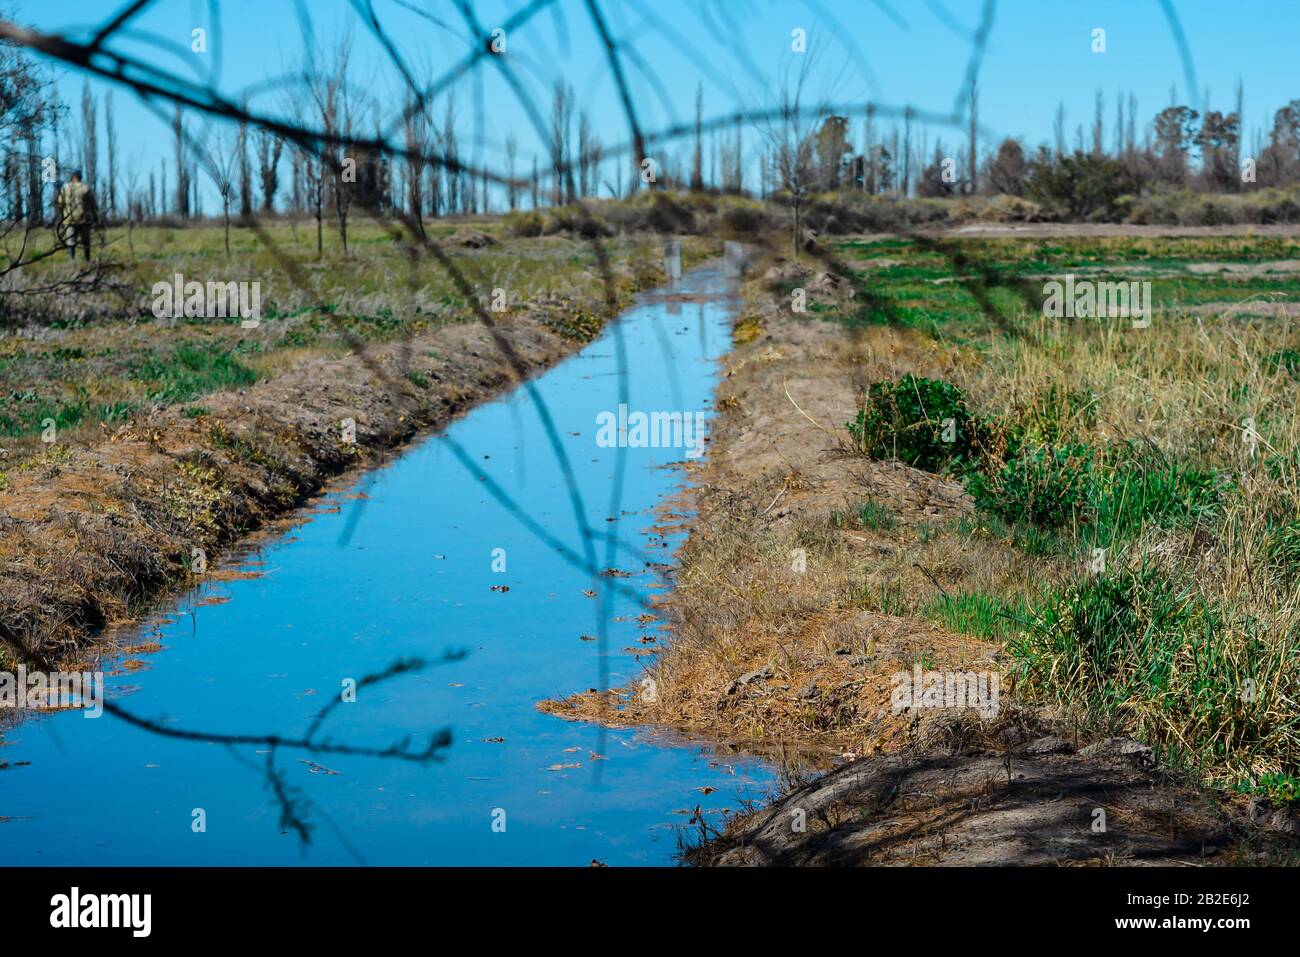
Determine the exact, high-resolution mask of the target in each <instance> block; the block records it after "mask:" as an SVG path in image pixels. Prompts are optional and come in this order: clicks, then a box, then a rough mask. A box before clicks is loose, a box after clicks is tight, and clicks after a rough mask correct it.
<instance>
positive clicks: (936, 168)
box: [916, 143, 954, 198]
mask: <svg viewBox="0 0 1300 957" xmlns="http://www.w3.org/2000/svg"><path fill="white" fill-rule="evenodd" d="M946 159H948V157H946V156H944V155H943V144H942V143H935V144H934V158H933V159H932V160H931V161H930V165H929V166H927V167H925V169H923V170H921V179H920V182H918V183H917V184H916V192H917V195H918V196H926V197H931V198H934V197H940V196H951V195H952V193H953V185H954V184H953V183H952V182H950V181H949V180H948V179H947V178H945V176H944V161H945V160H946Z"/></svg>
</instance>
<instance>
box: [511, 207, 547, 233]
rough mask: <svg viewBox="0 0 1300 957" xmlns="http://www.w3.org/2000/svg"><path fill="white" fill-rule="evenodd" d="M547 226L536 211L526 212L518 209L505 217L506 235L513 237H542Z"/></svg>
mask: <svg viewBox="0 0 1300 957" xmlns="http://www.w3.org/2000/svg"><path fill="white" fill-rule="evenodd" d="M545 225H546V221H545V220H544V219H542V214H541V213H539V212H536V211H534V210H529V211H528V212H524V211H523V210H518V209H517V210H513V211H511V212H509V213H506V215H505V228H506V233H507V234H508V235H511V236H520V237H524V238H531V237H534V236H540V235H541V234H542V228H543V227H544V226H545Z"/></svg>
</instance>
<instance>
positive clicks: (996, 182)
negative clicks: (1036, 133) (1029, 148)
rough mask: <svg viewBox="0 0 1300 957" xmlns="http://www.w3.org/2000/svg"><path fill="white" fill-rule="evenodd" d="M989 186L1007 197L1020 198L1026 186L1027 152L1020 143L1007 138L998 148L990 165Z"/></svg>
mask: <svg viewBox="0 0 1300 957" xmlns="http://www.w3.org/2000/svg"><path fill="white" fill-rule="evenodd" d="M987 178H988V182H989V186H991V187H992V189H993V191H994V192H996V193H1001V194H1003V195H1005V196H1020V195H1021V194H1022V193H1023V192H1024V186H1025V150H1024V147H1022V146H1021V145H1020V143H1019V141H1017V140H1014V139H1011V138H1009V137H1008V138H1007V139H1004V140H1003V141H1002V142H1001V144H999V146H998V152H997V156H995V157H994V158H993V160H992V161H991V162H990V163H989V165H988V173H987Z"/></svg>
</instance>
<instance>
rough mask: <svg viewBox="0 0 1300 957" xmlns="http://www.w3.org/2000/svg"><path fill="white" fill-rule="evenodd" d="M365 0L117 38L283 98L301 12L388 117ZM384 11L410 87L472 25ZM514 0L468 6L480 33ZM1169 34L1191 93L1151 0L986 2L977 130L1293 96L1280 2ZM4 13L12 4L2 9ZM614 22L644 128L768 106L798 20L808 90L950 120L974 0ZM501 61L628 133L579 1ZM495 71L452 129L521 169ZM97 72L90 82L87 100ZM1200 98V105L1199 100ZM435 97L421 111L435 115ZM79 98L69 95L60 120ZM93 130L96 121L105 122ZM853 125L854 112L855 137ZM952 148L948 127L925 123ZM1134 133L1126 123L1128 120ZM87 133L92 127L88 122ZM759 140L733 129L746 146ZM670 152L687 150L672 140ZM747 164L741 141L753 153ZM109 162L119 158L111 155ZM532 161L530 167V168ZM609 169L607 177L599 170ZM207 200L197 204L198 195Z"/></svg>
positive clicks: (158, 134) (254, 4)
mask: <svg viewBox="0 0 1300 957" xmlns="http://www.w3.org/2000/svg"><path fill="white" fill-rule="evenodd" d="M123 2H124V0H22V2H19V3H18V4H17V6H16V11H15V12H16V16H17V18H18V19H20V20H22V21H25V22H26V23H28V24H30V25H32V26H35V27H37V28H39V29H43V30H49V31H57V32H62V33H65V34H68V35H70V36H73V37H77V36H83V37H84V36H85V35H87V31H88V30H90V29H92V28H93V27H94V26H95V25H96V24H99V23H102V22H104V21H105V20H107V19H109V18H111V16H112V15H113V13H114V12H116V11H117V10H118V9H119V8H120V7H121V6H122V4H123ZM367 2H368V0H297V2H295V0H221V2H219V3H218V4H217V10H218V20H216V21H214V20H213V19H212V17H211V14H210V7H209V3H208V2H207V0H156V2H154V3H152V4H151V5H150V6H149V8H148V9H147V10H146V11H145V12H144V13H143V14H142V15H140V16H139V18H138V19H136V20H134V21H132V24H131V31H130V33H129V34H125V35H123V36H120V37H118V38H116V39H115V40H114V41H113V44H112V46H113V48H114V49H117V50H120V51H122V52H129V53H132V54H136V55H139V56H142V57H145V58H147V59H148V60H150V61H151V62H153V63H155V64H156V65H158V66H160V67H164V68H168V69H175V70H178V71H181V72H182V73H184V74H185V75H188V76H190V77H192V78H195V79H199V78H202V77H205V76H210V75H211V76H216V77H217V78H218V81H219V85H220V88H221V89H222V90H223V92H225V93H226V94H227V95H230V96H234V97H241V96H243V95H248V96H249V97H250V99H251V101H252V103H253V105H254V106H255V107H256V108H259V109H264V110H266V111H271V112H280V113H283V111H284V98H283V94H282V93H281V92H279V91H277V90H276V89H275V84H276V81H277V78H281V77H283V76H284V74H285V73H286V72H290V71H292V70H294V69H295V67H296V66H297V65H298V64H299V63H300V62H301V57H302V54H303V50H304V37H303V32H302V29H301V26H300V21H299V17H298V10H299V8H303V9H307V10H309V11H310V13H311V18H312V22H313V28H314V33H315V38H316V44H315V45H316V47H317V49H318V51H324V50H327V49H329V48H330V47H331V46H332V45H333V44H334V43H336V42H337V39H338V38H339V37H341V36H342V35H343V34H344V33H345V32H349V31H350V33H351V35H352V37H353V45H354V55H353V63H354V67H353V71H352V82H353V83H354V84H355V86H356V87H357V88H358V89H359V90H362V91H364V92H365V93H366V94H367V95H369V96H370V97H372V98H373V99H374V100H375V101H376V102H377V103H378V105H379V107H380V108H382V109H383V110H384V111H385V112H386V113H388V114H390V115H391V113H393V112H395V111H396V110H398V109H399V108H400V105H401V97H402V91H403V84H402V81H401V78H400V74H399V72H398V71H397V69H396V68H395V67H394V66H393V65H392V64H391V62H389V61H388V60H387V59H386V58H385V57H384V56H383V54H382V51H381V48H380V46H379V44H378V42H377V41H376V40H375V38H374V37H373V36H372V35H371V34H370V33H369V32H368V30H367V28H366V25H365V21H364V20H363V19H362V17H361V16H360V15H359V13H358V10H364V9H365V6H366V3H367ZM370 2H373V7H374V11H375V13H376V15H377V17H378V18H379V20H380V22H381V23H382V24H383V25H384V27H385V28H386V30H387V31H388V32H389V34H390V36H391V37H392V39H393V42H394V43H395V44H396V46H397V47H398V49H399V50H400V52H401V54H402V56H403V58H404V59H405V60H406V61H407V62H408V63H409V64H410V67H411V69H412V71H413V72H414V73H415V74H416V75H417V77H419V78H420V79H421V80H426V81H427V80H428V79H429V78H430V77H433V76H438V75H441V74H442V73H443V71H445V70H447V69H448V68H449V67H450V66H451V65H452V64H453V63H455V62H456V61H457V60H458V59H459V58H460V57H461V56H463V55H464V54H465V53H466V52H467V51H468V49H469V47H470V43H469V41H468V40H467V37H468V35H469V31H468V30H467V27H466V25H465V20H464V18H463V16H462V14H461V12H460V10H459V8H458V6H457V4H455V3H453V2H452V0H370ZM527 5H528V0H485V2H480V3H473V4H472V6H473V9H474V15H475V16H476V17H477V19H478V23H479V27H480V28H481V31H482V33H483V34H486V33H487V32H489V31H490V30H492V29H493V28H494V27H497V26H500V25H501V24H503V23H505V22H506V21H507V20H508V19H509V17H510V16H511V14H513V13H515V12H516V11H518V10H521V9H523V8H524V7H526V6H527ZM1172 5H1173V7H1174V9H1175V10H1176V11H1177V14H1178V17H1179V19H1180V20H1181V23H1182V26H1183V29H1184V31H1185V35H1186V39H1187V43H1188V47H1189V49H1190V53H1191V58H1192V63H1193V68H1194V70H1195V77H1196V86H1197V88H1198V89H1197V90H1196V91H1195V93H1194V94H1193V95H1191V96H1189V94H1188V85H1189V84H1188V82H1187V79H1186V73H1185V69H1184V65H1183V63H1182V61H1181V60H1180V58H1179V56H1178V50H1177V46H1176V44H1175V40H1174V35H1173V32H1172V31H1171V29H1170V26H1169V23H1168V21H1167V19H1166V17H1165V14H1164V12H1163V11H1162V8H1161V5H1160V3H1159V2H1158V0H1088V2H1075V0H999V2H997V3H996V5H995V15H994V20H993V26H992V29H991V32H990V33H989V42H988V47H987V50H986V52H985V55H984V57H983V60H982V62H981V64H980V71H979V78H980V79H979V87H980V111H979V112H980V120H981V123H982V125H983V126H984V127H985V128H986V129H987V130H988V131H989V133H990V134H995V135H997V136H1003V135H1011V136H1019V137H1022V138H1024V139H1025V140H1026V141H1027V142H1028V143H1030V144H1036V143H1039V142H1046V141H1049V140H1050V139H1051V137H1052V122H1053V115H1054V112H1055V110H1056V107H1057V104H1058V102H1063V103H1064V104H1065V107H1066V109H1067V111H1068V118H1067V129H1068V130H1069V135H1070V137H1071V139H1073V131H1074V128H1075V126H1076V124H1078V123H1082V124H1084V126H1085V128H1086V127H1087V126H1088V125H1089V123H1090V122H1091V117H1092V111H1093V103H1094V98H1095V96H1096V93H1097V91H1098V90H1100V91H1102V93H1103V94H1104V95H1105V98H1106V126H1107V132H1106V137H1107V142H1108V143H1109V142H1110V138H1111V132H1112V131H1111V124H1112V122H1113V117H1114V97H1115V96H1116V94H1120V93H1123V94H1124V95H1125V96H1127V94H1128V92H1129V91H1132V92H1133V93H1134V94H1135V95H1136V96H1137V100H1138V117H1139V131H1141V130H1142V129H1143V128H1144V127H1145V126H1146V124H1148V123H1149V122H1150V119H1151V117H1152V115H1153V114H1154V113H1155V112H1156V111H1157V110H1158V109H1159V108H1161V107H1163V106H1165V105H1167V104H1168V103H1169V100H1170V91H1171V88H1172V89H1173V90H1175V91H1176V92H1175V95H1176V96H1177V98H1178V99H1179V101H1180V102H1189V101H1199V100H1200V99H1201V98H1202V97H1203V95H1204V92H1205V90H1207V89H1208V90H1209V91H1210V96H1211V106H1212V108H1215V109H1219V110H1222V111H1224V112H1228V111H1230V110H1231V109H1232V108H1233V91H1234V88H1235V85H1236V83H1237V81H1238V80H1241V82H1242V83H1243V84H1244V86H1245V111H1244V112H1245V124H1244V126H1245V129H1246V131H1247V135H1246V137H1245V140H1246V144H1247V146H1249V144H1250V131H1252V130H1253V129H1254V128H1256V127H1264V128H1267V127H1268V125H1269V124H1270V122H1271V117H1272V114H1273V111H1275V110H1276V109H1277V108H1278V107H1279V106H1281V105H1283V104H1285V103H1286V102H1287V101H1289V100H1290V99H1292V98H1293V97H1300V71H1297V70H1296V68H1295V64H1296V62H1297V44H1298V43H1300V2H1296V0H1287V2H1283V0H1243V2H1236V3H1223V2H1221V0H1172ZM10 6H11V8H12V7H13V5H12V4H11V5H10ZM600 7H601V9H602V10H603V11H604V14H605V16H606V17H607V20H608V26H609V29H610V31H611V32H612V33H613V34H614V35H615V36H616V37H618V38H620V40H621V42H622V46H623V48H624V49H625V50H626V51H627V54H628V55H627V57H626V58H625V60H624V65H625V68H626V70H627V76H628V82H629V84H630V86H631V89H632V98H633V103H634V105H635V108H636V110H637V113H638V115H639V117H640V120H641V123H642V125H643V127H645V128H646V129H647V130H654V129H657V128H664V127H666V126H668V125H670V124H676V123H689V122H690V121H691V118H692V114H693V109H694V99H695V89H696V84H697V83H702V84H703V87H704V113H705V117H706V119H707V118H708V117H710V116H720V115H725V114H729V113H732V112H734V111H735V110H737V109H741V108H745V109H752V108H759V107H764V106H770V105H771V104H772V102H773V94H774V92H775V91H776V89H777V88H778V86H779V84H780V81H781V78H782V76H783V75H789V74H790V73H791V72H792V71H793V70H795V69H797V68H798V66H799V65H800V63H802V62H803V61H802V59H801V58H800V55H799V54H795V53H793V52H792V51H791V31H792V30H795V29H796V28H798V29H803V30H806V31H807V49H808V53H807V54H804V55H803V56H805V57H811V58H812V61H813V71H812V77H811V79H810V81H809V84H808V87H807V88H808V89H809V90H810V91H811V93H812V95H813V97H814V98H824V99H827V100H830V101H833V102H836V103H840V102H844V103H862V102H865V101H866V100H867V99H871V100H874V101H877V102H879V103H882V104H886V105H890V106H895V107H902V106H905V105H911V106H913V107H915V108H917V109H918V110H927V111H932V112H934V113H938V114H951V113H952V111H953V109H954V101H955V98H956V96H957V93H958V91H959V90H960V89H961V88H962V82H963V77H964V76H965V75H966V71H967V68H968V62H969V60H970V54H971V50H972V39H971V37H972V33H973V31H974V30H975V29H976V27H977V26H978V24H979V22H980V17H981V12H982V10H983V7H984V2H983V0H696V2H686V0H635V2H634V0H601V2H600ZM195 28H202V29H206V30H207V31H208V33H207V46H208V49H207V52H206V53H201V54H200V53H194V52H192V51H191V49H190V47H191V31H192V30H193V29H195ZM1097 28H1101V29H1104V30H1105V31H1106V51H1105V52H1104V53H1095V52H1093V49H1092V47H1093V30H1094V29H1097ZM506 56H507V57H508V59H509V62H510V64H511V65H512V66H513V68H514V69H515V71H516V72H517V75H518V76H519V78H520V81H521V82H522V84H523V85H524V86H525V87H526V88H527V89H528V91H529V92H530V94H531V95H532V96H533V98H534V100H535V101H536V103H537V105H538V108H539V109H540V110H541V111H542V112H543V113H544V114H545V113H547V112H548V111H549V102H550V88H551V86H552V84H553V83H554V81H555V79H556V78H558V77H561V76H563V77H564V78H565V79H566V80H567V81H568V82H569V83H571V84H572V85H573V87H574V89H575V91H576V94H577V101H578V106H579V108H582V109H585V110H586V111H587V112H588V113H589V114H590V115H591V117H592V122H593V125H594V128H595V131H596V133H597V134H598V135H599V136H600V138H601V139H602V141H603V142H604V143H606V144H616V143H617V144H622V143H626V142H627V141H628V139H629V133H628V126H627V122H626V119H625V115H624V112H623V110H622V108H621V105H620V102H619V98H618V91H617V88H616V84H615V83H614V81H613V78H612V75H611V72H610V69H609V65H608V63H607V61H606V58H605V54H604V50H603V48H602V47H601V45H600V43H599V42H598V38H597V34H596V32H595V30H594V28H593V25H592V20H591V17H590V15H589V11H588V9H587V6H586V0H555V2H554V3H553V4H552V5H551V6H550V7H548V8H546V9H544V10H543V11H542V12H540V13H538V14H537V15H535V16H534V17H533V18H532V19H531V20H530V21H529V22H528V23H526V24H525V25H523V26H521V27H520V28H518V29H517V30H513V31H510V32H509V33H508V34H507V36H506ZM494 66H495V65H494V64H490V63H488V64H484V65H481V66H480V67H479V68H478V69H476V70H475V71H473V72H472V73H471V74H470V75H469V76H468V77H467V78H465V79H462V80H461V81H460V82H459V83H457V84H455V86H454V87H453V88H452V89H453V97H452V99H453V107H454V110H455V113H456V118H457V125H458V130H459V135H460V138H461V140H462V142H463V143H464V142H469V141H474V142H478V143H479V144H480V148H481V149H482V151H483V152H482V153H481V154H480V157H479V159H481V160H483V161H486V162H489V163H491V164H493V165H494V166H496V167H497V168H502V164H503V162H504V160H503V154H502V146H503V143H504V140H505V138H506V136H507V135H510V134H511V133H513V134H514V135H515V136H516V137H517V138H518V140H519V144H520V156H521V165H522V166H524V167H527V166H529V165H530V164H531V156H532V154H533V152H534V151H537V152H539V153H541V154H542V155H543V156H544V155H545V151H544V148H543V147H542V146H541V143H540V141H539V139H538V137H537V135H536V133H535V131H534V128H533V126H532V125H531V124H530V123H529V120H528V114H527V113H526V111H525V109H524V108H523V107H522V106H521V105H520V102H519V100H518V98H517V97H516V96H515V95H514V94H513V93H512V92H511V91H510V89H509V87H508V86H507V85H506V83H505V81H504V79H503V77H502V73H501V71H499V70H497V69H495V68H494ZM81 82H82V80H81V76H80V74H77V73H76V72H75V71H73V70H67V71H65V72H64V74H63V75H62V77H61V79H60V84H61V89H62V93H63V96H64V99H65V100H66V101H67V102H68V103H69V104H70V105H73V106H74V107H75V105H76V104H77V103H78V102H79V98H80V89H81ZM107 87H108V84H107V83H103V82H97V83H94V84H93V89H94V90H95V92H96V93H102V92H103V90H104V89H106V88H107ZM116 103H117V114H118V127H119V131H120V136H121V140H122V142H123V144H124V153H125V155H128V156H129V155H138V156H139V157H141V161H142V162H143V163H144V164H146V166H147V167H148V166H151V167H156V166H157V164H158V161H159V159H160V158H162V157H169V156H170V154H171V140H170V132H169V131H168V129H167V128H166V126H165V125H164V124H163V123H161V122H160V121H159V120H158V119H157V118H156V117H155V116H154V115H153V114H152V113H151V112H149V111H148V110H147V109H146V108H145V107H144V106H143V105H141V104H140V103H138V101H135V100H134V98H133V96H132V95H131V94H130V93H128V92H125V91H122V92H119V93H118V94H117V95H116ZM1197 105H1198V106H1199V105H1200V104H1199V102H1197ZM444 108H445V107H444V103H443V101H442V99H440V100H439V101H438V103H437V105H436V108H435V115H436V116H437V117H438V118H439V121H440V120H441V117H442V115H443V110H444ZM76 114H77V110H76V109H75V108H74V110H73V117H74V119H75V117H76ZM101 123H102V120H101ZM860 135H861V124H860V122H859V120H858V119H856V118H855V120H854V123H853V129H852V137H853V139H854V141H857V140H858V139H859V138H860ZM928 135H929V140H930V142H933V141H934V138H935V137H936V136H942V137H944V138H945V139H946V140H948V141H949V142H952V143H954V144H955V143H956V142H957V140H958V139H959V138H960V136H961V134H960V133H959V132H957V131H956V130H952V129H947V130H944V129H939V128H933V129H932V130H931V131H930V132H929V134H928ZM1139 135H1141V133H1140V132H1139ZM100 139H101V142H102V140H103V134H102V133H101V134H100ZM757 142H758V137H757V136H756V135H755V134H754V133H752V132H747V133H746V143H747V146H751V147H752V146H754V145H756V144H757ZM675 149H676V150H677V151H678V152H679V153H680V155H681V156H683V157H684V156H686V155H687V152H688V150H689V144H688V143H687V142H686V141H685V140H683V141H682V142H681V143H680V144H679V145H678V146H677V147H675ZM751 158H752V154H751ZM124 159H125V157H124ZM542 165H543V167H544V166H545V162H544V160H543V161H542ZM606 175H607V176H609V175H611V174H610V173H609V172H608V171H606ZM205 205H206V206H207V208H208V209H209V210H211V208H212V207H211V206H210V205H208V204H207V203H206V202H205Z"/></svg>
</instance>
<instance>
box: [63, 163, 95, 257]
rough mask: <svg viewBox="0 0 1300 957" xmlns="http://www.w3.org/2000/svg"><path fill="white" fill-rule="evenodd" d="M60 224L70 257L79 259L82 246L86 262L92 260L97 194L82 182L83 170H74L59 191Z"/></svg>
mask: <svg viewBox="0 0 1300 957" xmlns="http://www.w3.org/2000/svg"><path fill="white" fill-rule="evenodd" d="M56 205H57V206H58V211H59V222H60V224H61V225H62V226H63V228H64V229H65V230H66V232H65V233H64V234H63V242H64V243H65V244H66V245H67V247H68V256H69V257H70V258H71V259H76V258H77V246H81V248H82V249H83V251H84V255H85V257H86V260H87V261H89V260H90V229H91V227H92V226H93V225H94V223H95V194H94V193H92V192H91V191H90V187H89V186H87V185H86V184H85V183H83V182H82V181H81V170H79V169H74V170H73V171H72V175H71V176H69V177H68V181H67V182H66V183H64V184H63V189H61V190H59V196H58V199H57V201H56Z"/></svg>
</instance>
